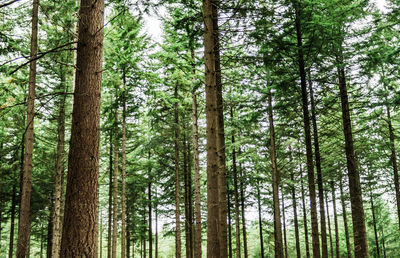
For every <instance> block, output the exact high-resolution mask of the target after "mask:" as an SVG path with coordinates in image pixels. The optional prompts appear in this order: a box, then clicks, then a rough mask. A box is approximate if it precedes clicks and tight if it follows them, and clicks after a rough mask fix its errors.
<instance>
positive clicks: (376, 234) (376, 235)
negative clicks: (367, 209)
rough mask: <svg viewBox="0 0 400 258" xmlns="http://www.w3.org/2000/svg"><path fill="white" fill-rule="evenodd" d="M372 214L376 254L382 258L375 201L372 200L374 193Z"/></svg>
mask: <svg viewBox="0 0 400 258" xmlns="http://www.w3.org/2000/svg"><path fill="white" fill-rule="evenodd" d="M370 201H371V212H372V224H373V225H374V235H375V245H376V254H377V256H376V257H378V258H380V257H381V255H380V250H379V240H378V231H377V229H376V219H375V207H374V200H373V198H372V193H371V198H370Z"/></svg>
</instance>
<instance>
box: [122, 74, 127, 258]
mask: <svg viewBox="0 0 400 258" xmlns="http://www.w3.org/2000/svg"><path fill="white" fill-rule="evenodd" d="M123 83H124V85H123V86H124V88H123V92H122V150H121V151H122V153H121V155H122V171H121V222H122V223H121V258H125V254H126V250H127V249H126V231H127V230H126V91H127V89H126V76H125V71H124V72H123Z"/></svg>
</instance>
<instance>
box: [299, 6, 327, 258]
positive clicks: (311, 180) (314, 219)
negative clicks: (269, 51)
mask: <svg viewBox="0 0 400 258" xmlns="http://www.w3.org/2000/svg"><path fill="white" fill-rule="evenodd" d="M292 2H293V6H294V8H295V12H296V17H295V25H296V34H297V48H298V61H299V74H300V79H301V95H302V108H303V118H304V135H305V143H306V153H307V155H306V156H307V175H308V188H309V194H310V205H311V231H312V234H311V236H312V248H313V256H314V258H319V257H320V256H321V253H320V252H321V251H320V244H319V232H318V215H317V200H316V192H315V177H314V161H313V153H312V143H311V129H310V114H309V112H308V93H307V82H306V72H305V62H304V53H303V40H302V31H301V6H300V3H299V1H298V0H292Z"/></svg>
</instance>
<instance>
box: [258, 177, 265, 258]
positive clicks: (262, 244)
mask: <svg viewBox="0 0 400 258" xmlns="http://www.w3.org/2000/svg"><path fill="white" fill-rule="evenodd" d="M257 204H258V228H259V230H260V231H259V232H260V249H261V258H264V237H263V231H262V217H261V194H260V185H259V183H258V182H257Z"/></svg>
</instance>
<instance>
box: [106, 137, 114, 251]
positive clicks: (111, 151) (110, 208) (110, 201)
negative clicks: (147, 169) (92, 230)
mask: <svg viewBox="0 0 400 258" xmlns="http://www.w3.org/2000/svg"><path fill="white" fill-rule="evenodd" d="M109 159H110V161H109V162H110V163H109V173H108V174H109V180H108V181H109V182H108V234H107V258H110V257H111V249H112V202H113V199H112V192H113V191H112V184H113V179H112V178H113V132H112V130H110V151H109Z"/></svg>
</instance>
